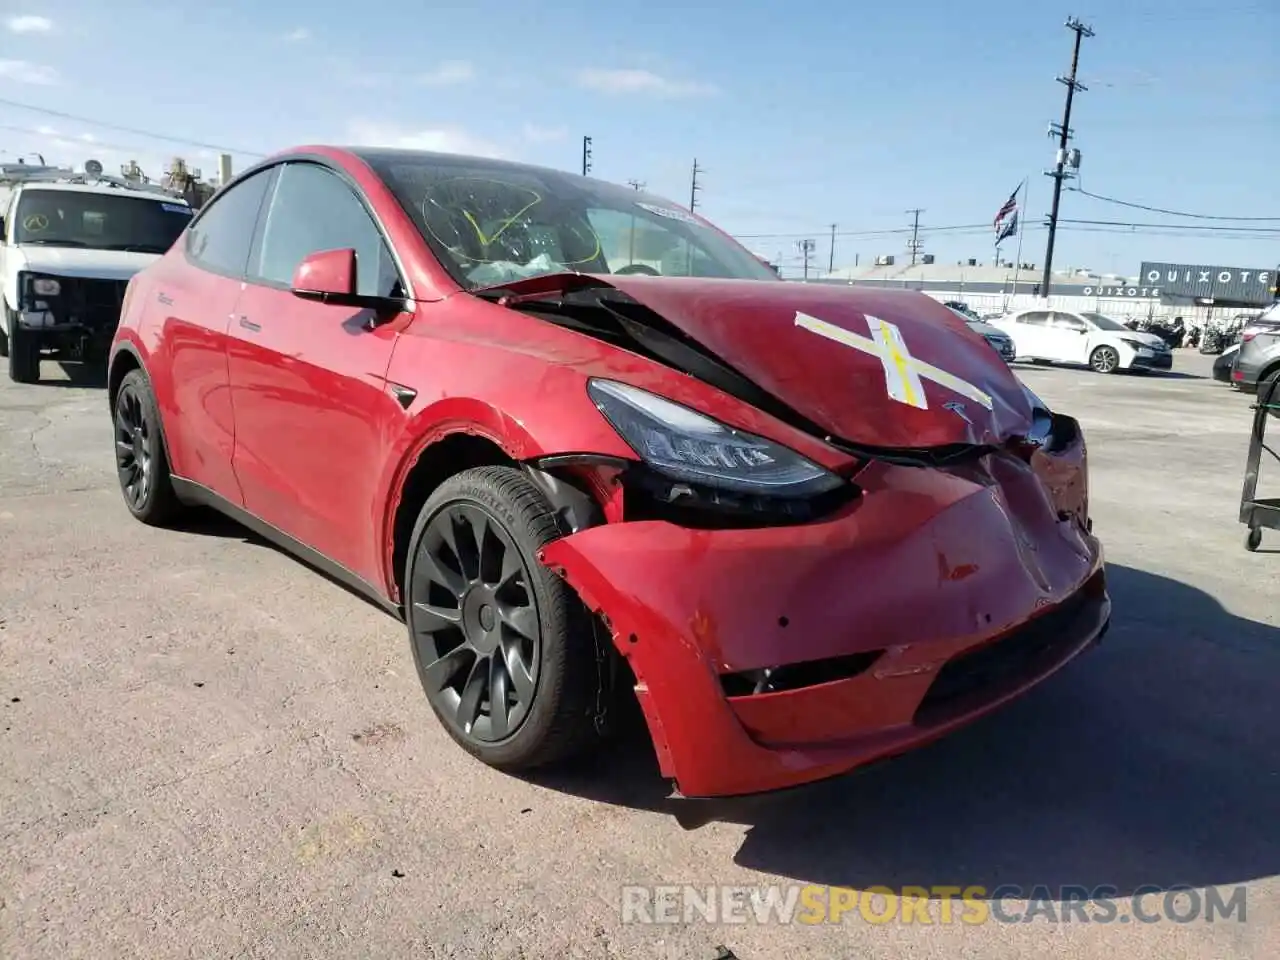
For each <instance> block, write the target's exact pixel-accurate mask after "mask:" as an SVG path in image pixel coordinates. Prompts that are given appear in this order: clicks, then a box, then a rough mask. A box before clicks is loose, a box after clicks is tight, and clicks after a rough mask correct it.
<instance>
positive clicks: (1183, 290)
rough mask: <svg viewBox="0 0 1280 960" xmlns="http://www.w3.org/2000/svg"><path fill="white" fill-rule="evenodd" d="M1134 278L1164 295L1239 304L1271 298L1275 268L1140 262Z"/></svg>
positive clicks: (1259, 301) (1263, 302)
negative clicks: (1139, 267) (1157, 289)
mask: <svg viewBox="0 0 1280 960" xmlns="http://www.w3.org/2000/svg"><path fill="white" fill-rule="evenodd" d="M1138 279H1139V281H1140V282H1141V283H1143V284H1147V285H1150V286H1153V287H1158V288H1159V289H1160V292H1161V293H1162V294H1164V295H1165V296H1171V297H1196V298H1208V299H1212V300H1215V301H1225V302H1232V303H1242V304H1267V303H1271V302H1272V301H1273V300H1274V299H1275V292H1274V289H1273V288H1274V287H1275V285H1276V271H1275V270H1274V269H1272V268H1270V267H1262V268H1257V267H1254V268H1250V267H1214V266H1205V265H1203V264H1190V263H1147V262H1144V263H1143V264H1142V270H1141V271H1140V273H1139V276H1138Z"/></svg>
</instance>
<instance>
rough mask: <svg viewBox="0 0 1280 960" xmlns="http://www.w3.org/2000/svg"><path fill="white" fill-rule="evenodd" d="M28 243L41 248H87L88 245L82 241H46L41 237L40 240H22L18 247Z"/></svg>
mask: <svg viewBox="0 0 1280 960" xmlns="http://www.w3.org/2000/svg"><path fill="white" fill-rule="evenodd" d="M28 243H29V244H31V245H32V246H35V245H37V244H39V245H41V246H46V247H87V246H88V244H87V243H85V242H84V241H82V240H48V239H45V238H43V237H42V238H40V239H32V240H23V241H22V243H21V244H19V246H22V245H24V244H28Z"/></svg>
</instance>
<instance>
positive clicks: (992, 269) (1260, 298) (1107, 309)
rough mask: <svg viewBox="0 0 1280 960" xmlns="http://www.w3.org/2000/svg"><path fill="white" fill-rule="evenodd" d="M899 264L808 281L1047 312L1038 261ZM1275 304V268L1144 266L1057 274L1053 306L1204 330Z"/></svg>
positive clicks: (886, 260)
mask: <svg viewBox="0 0 1280 960" xmlns="http://www.w3.org/2000/svg"><path fill="white" fill-rule="evenodd" d="M897 259H898V258H896V257H893V256H882V257H877V258H876V261H875V263H873V264H870V265H867V266H861V267H851V268H845V269H840V270H834V271H832V272H831V273H829V274H826V275H824V276H822V277H819V278H817V279H813V280H810V281H808V282H810V283H844V284H851V285H857V286H861V285H868V286H870V285H875V286H881V287H886V288H889V289H898V290H918V291H920V292H922V293H925V294H928V295H929V296H930V297H933V298H934V299H936V300H942V301H947V300H958V301H962V302H964V303H967V304H968V305H969V306H970V307H971V308H972V309H973V310H975V311H976V312H977V313H978V314H980V315H986V314H990V313H1002V312H1007V311H1014V310H1025V309H1030V308H1032V307H1044V306H1046V301H1045V299H1044V298H1043V297H1041V295H1040V282H1041V279H1042V272H1041V270H1040V269H1038V268H1037V266H1036V264H1034V263H1023V264H1012V263H1005V264H1001V265H999V266H997V265H994V264H981V263H979V262H978V261H977V260H968V261H963V262H960V263H956V264H950V263H945V264H944V263H937V262H935V260H934V258H933V257H932V256H931V255H928V254H925V255H923V256H922V257H921V259H920V262H918V263H916V264H914V265H912V264H911V263H909V262H908V263H906V264H902V263H900V262H896V261H897ZM1275 299H1276V270H1275V269H1274V268H1242V267H1221V266H1206V265H1202V264H1170V263H1164V262H1162V261H1144V262H1143V263H1142V265H1141V267H1140V269H1139V271H1138V274H1137V275H1136V276H1131V277H1122V276H1118V275H1116V274H1099V273H1095V272H1093V271H1090V270H1083V269H1066V270H1058V271H1054V273H1053V282H1052V285H1051V289H1050V296H1049V298H1048V301H1047V306H1049V307H1050V308H1053V307H1056V308H1058V309H1060V310H1071V311H1075V312H1083V311H1096V312H1098V313H1103V314H1106V315H1108V316H1111V317H1115V318H1116V319H1117V320H1121V321H1124V320H1148V321H1151V320H1171V319H1173V318H1174V317H1182V318H1184V320H1186V321H1187V322H1195V323H1197V324H1200V323H1204V322H1206V321H1208V320H1222V319H1224V318H1226V317H1229V316H1232V315H1235V314H1238V313H1247V312H1250V311H1257V310H1259V309H1261V308H1262V307H1264V306H1266V305H1268V304H1270V303H1272V302H1274V301H1275Z"/></svg>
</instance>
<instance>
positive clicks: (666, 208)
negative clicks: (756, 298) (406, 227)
mask: <svg viewBox="0 0 1280 960" xmlns="http://www.w3.org/2000/svg"><path fill="white" fill-rule="evenodd" d="M362 156H363V159H364V160H365V162H366V163H368V164H369V165H370V166H371V167H372V168H373V170H374V172H375V173H377V175H378V176H379V177H380V178H381V179H382V181H383V182H384V183H385V184H386V185H387V186H388V188H389V189H390V190H391V192H392V193H393V194H395V196H396V199H397V200H398V201H399V202H400V205H401V206H402V207H403V208H404V209H405V211H406V212H407V213H408V214H409V216H410V217H411V218H412V219H413V221H414V224H415V225H416V226H417V227H418V229H419V230H420V231H421V232H422V235H423V237H425V238H426V240H427V243H428V244H430V245H431V247H432V249H433V250H434V251H435V253H436V256H438V257H439V258H440V260H441V262H442V263H443V264H444V266H445V269H447V270H448V271H449V272H450V273H451V274H452V275H453V277H454V278H455V279H456V280H457V281H458V283H459V284H461V285H462V286H463V287H465V288H467V289H470V290H475V289H479V288H481V287H488V286H495V285H498V284H503V283H510V282H512V281H514V280H518V279H522V278H525V277H534V276H539V275H543V274H553V273H563V272H565V271H573V272H575V273H594V274H613V273H616V274H647V275H649V276H664V277H726V278H732V279H738V280H777V279H778V277H777V274H775V273H774V272H773V271H772V270H771V269H770V268H769V267H768V266H766V265H765V264H763V263H762V262H761V261H760V259H759V258H758V257H756V256H755V255H754V254H753V253H751V252H750V251H749V250H747V249H746V248H745V247H742V246H739V245H738V244H737V243H736V242H735V241H734V240H732V239H730V238H729V237H728V236H726V235H725V234H723V233H721V232H720V231H718V230H716V229H715V228H714V227H711V226H710V225H708V224H706V223H705V222H703V221H702V220H701V219H699V218H697V217H695V216H693V215H692V214H690V213H689V212H688V211H687V210H682V209H681V208H679V207H677V206H676V205H675V204H672V203H671V202H670V201H667V200H664V199H662V198H661V197H656V196H653V195H652V194H648V193H641V192H639V191H636V190H629V189H627V188H625V187H618V186H614V185H612V184H608V183H603V182H601V181H597V180H589V179H587V178H585V177H579V176H574V175H572V174H567V173H561V172H559V171H554V170H546V169H541V168H538V167H527V166H523V165H519V164H511V163H504V162H500V161H485V160H477V159H475V158H470V157H448V156H441V155H437V154H420V153H414V152H411V151H405V152H395V151H386V152H379V153H363V154H362Z"/></svg>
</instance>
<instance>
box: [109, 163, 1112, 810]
mask: <svg viewBox="0 0 1280 960" xmlns="http://www.w3.org/2000/svg"><path fill="white" fill-rule="evenodd" d="M109 397H110V406H111V415H112V418H113V423H114V430H115V451H116V462H117V466H118V473H119V479H120V485H121V489H122V491H123V495H124V500H125V502H126V504H127V506H128V509H129V510H130V511H131V512H132V513H133V515H134V516H135V517H137V518H138V519H139V520H141V521H143V522H145V523H149V524H153V525H162V524H168V523H171V522H174V521H175V520H176V519H177V518H178V516H179V514H180V513H181V511H182V510H183V509H185V508H187V507H191V506H211V507H214V508H216V509H218V510H220V511H223V512H224V513H226V514H228V515H230V516H231V517H233V518H236V519H238V520H239V521H241V522H242V523H244V524H245V525H246V526H248V527H250V528H251V529H253V530H255V531H257V532H258V533H259V534H261V535H262V536H264V537H267V538H269V539H270V540H272V541H274V542H275V543H277V544H279V545H281V546H282V547H284V548H286V549H287V550H290V551H292V552H293V553H294V554H296V555H297V556H299V557H300V558H302V559H303V560H305V561H307V562H308V563H310V564H311V565H313V566H315V567H317V568H319V569H320V570H322V571H324V572H326V573H327V574H328V575H330V576H331V577H333V578H335V579H337V580H340V581H342V582H343V583H345V584H347V585H348V586H349V587H350V588H352V589H354V590H357V591H360V592H361V593H363V594H365V595H366V596H367V597H369V598H372V599H373V600H375V601H376V602H378V603H380V604H381V605H383V606H384V607H385V608H386V609H388V610H389V611H391V612H393V613H395V614H396V615H398V616H401V617H403V619H404V622H405V623H406V625H407V627H408V634H409V640H410V650H411V652H412V656H413V659H414V662H415V664H416V667H417V672H418V675H419V677H420V679H421V682H422V687H423V689H424V691H425V694H426V699H427V701H428V702H429V704H430V705H431V707H432V709H433V710H434V712H435V714H436V715H437V716H438V718H439V720H440V722H441V723H442V724H443V725H444V727H445V728H446V729H447V730H448V732H449V733H450V734H451V735H452V736H453V738H454V739H455V740H456V741H457V742H458V743H459V744H461V745H462V747H464V748H465V749H466V750H468V751H470V752H471V753H472V754H474V755H475V756H476V757H478V758H479V759H480V760H482V761H484V762H485V763H488V764H491V765H493V766H495V767H498V768H501V769H507V770H520V769H528V768H532V767H537V766H539V765H543V764H547V763H550V762H552V761H558V760H562V759H565V758H568V757H570V756H571V755H574V754H578V753H580V752H582V751H584V750H587V749H589V748H591V747H592V746H593V745H594V744H596V743H598V742H599V741H600V740H601V739H602V738H603V737H604V736H606V735H607V734H608V733H609V730H610V727H611V721H612V718H613V717H614V716H615V712H616V704H617V703H619V702H621V701H622V698H623V697H626V696H632V695H633V696H634V698H635V701H637V702H638V704H639V707H640V708H641V711H642V713H643V717H644V719H645V722H646V724H647V728H648V731H649V734H650V735H651V737H652V740H653V745H654V748H655V751H656V755H657V759H658V764H659V766H660V768H661V771H662V774H663V775H664V776H665V777H668V778H670V779H671V780H672V781H674V784H675V787H676V791H677V793H678V794H679V795H683V796H686V797H724V796H733V795H741V794H748V793H754V792H760V791H768V790H774V789H777V788H782V787H788V786H794V785H798V784H801V783H805V782H809V781H814V780H818V779H820V778H825V777H828V776H832V775H835V774H839V773H842V772H845V771H848V770H851V769H853V768H855V767H858V766H861V765H863V764H866V763H868V762H871V761H873V760H878V759H882V758H885V757H888V756H892V755H894V754H898V753H902V752H903V751H905V750H909V749H911V748H913V747H916V746H918V745H920V744H923V743H925V742H927V741H929V740H931V739H934V738H936V737H938V736H940V735H942V734H944V733H946V732H947V731H950V730H952V729H954V728H956V727H958V726H959V725H961V724H964V723H966V722H968V721H971V720H973V719H974V718H976V717H978V716H980V715H982V714H984V713H986V712H988V711H990V710H992V709H994V708H996V707H997V706H999V705H1000V704H1003V703H1005V702H1007V701H1008V700H1010V699H1011V698H1013V697H1015V696H1017V695H1019V694H1021V693H1023V692H1025V691H1026V690H1027V689H1028V688H1030V687H1031V686H1033V685H1034V684H1036V683H1037V682H1039V681H1041V680H1043V679H1044V678H1046V677H1048V676H1049V675H1050V674H1052V673H1054V672H1055V671H1056V670H1057V669H1058V668H1060V667H1061V666H1063V665H1064V664H1065V663H1067V662H1068V661H1070V660H1071V659H1072V658H1073V657H1075V656H1076V655H1077V654H1079V653H1080V652H1082V651H1083V650H1085V649H1086V648H1088V647H1089V646H1090V645H1091V644H1093V643H1094V642H1095V641H1096V640H1098V639H1099V638H1100V636H1101V635H1102V634H1103V632H1104V631H1105V629H1106V626H1107V624H1108V621H1109V617H1110V606H1111V605H1110V599H1109V597H1108V592H1107V588H1106V584H1105V581H1104V572H1103V562H1102V550H1101V547H1100V546H1099V543H1098V540H1097V539H1096V538H1095V537H1094V535H1093V533H1092V524H1091V521H1090V519H1089V500H1088V484H1087V468H1086V458H1085V445H1084V440H1083V437H1082V435H1081V431H1080V427H1079V425H1078V423H1077V422H1076V421H1075V420H1073V419H1072V418H1071V417H1069V416H1066V415H1064V414H1062V413H1060V412H1056V411H1052V410H1050V409H1048V408H1047V407H1046V405H1045V404H1044V403H1042V402H1041V401H1040V400H1039V399H1037V398H1036V397H1035V396H1034V395H1033V394H1032V393H1031V392H1030V391H1029V390H1028V389H1026V388H1025V387H1024V386H1023V385H1022V384H1021V383H1020V382H1019V380H1018V379H1017V378H1016V376H1015V375H1014V374H1013V373H1012V372H1011V371H1010V370H1009V368H1008V367H1007V366H1006V365H1005V363H1004V361H1003V360H1001V358H1000V357H999V355H997V354H996V353H995V351H993V350H992V349H991V348H990V347H989V346H988V345H987V343H986V342H985V341H984V340H983V339H982V337H981V336H979V335H978V334H976V333H974V332H972V331H970V330H969V329H968V328H967V327H966V326H965V324H964V323H963V322H962V321H961V320H960V319H959V318H957V317H955V316H954V315H953V314H952V313H951V312H950V311H949V310H947V308H946V307H944V306H942V305H941V304H939V303H935V302H934V301H932V300H930V299H929V298H927V297H925V296H924V295H922V294H919V293H914V292H890V291H882V290H869V289H860V288H857V287H849V286H847V285H824V284H816V283H813V284H805V283H795V282H784V281H781V280H779V279H778V278H777V277H776V276H775V275H774V273H773V272H772V271H771V270H770V269H769V268H768V267H766V266H765V265H763V264H762V263H760V261H759V260H758V259H757V258H756V257H755V256H754V255H753V254H752V253H751V252H749V251H748V250H746V249H744V248H743V247H741V246H740V245H739V244H738V243H736V242H735V241H734V240H732V239H731V238H729V237H728V236H727V235H725V234H724V233H722V232H720V231H719V230H717V229H716V228H715V227H713V226H712V225H711V224H709V223H708V222H707V221H705V220H704V219H702V218H701V217H699V216H696V215H694V214H692V213H690V212H689V211H687V210H684V209H682V208H680V207H678V206H676V205H674V204H672V203H670V202H668V201H666V200H663V199H661V198H660V197H656V196H652V195H650V194H647V193H642V192H637V191H634V190H630V189H626V188H621V187H617V186H613V185H610V184H606V183H602V182H599V181H596V180H592V179H587V178H584V177H579V176H575V175H570V174H566V173H562V172H557V171H552V170H546V169H541V168H536V167H530V166H525V165H520V164H514V163H507V162H500V161H495V160H486V159H478V158H468V157H460V156H446V155H435V154H428V153H420V152H412V151H392V150H373V149H346V148H333V147H307V148H301V149H298V150H295V151H291V152H289V153H286V154H281V155H278V156H276V157H273V158H271V159H269V160H267V161H264V162H263V163H261V164H259V165H258V166H256V167H253V168H251V169H249V170H246V171H245V172H244V173H242V174H241V175H240V176H239V177H237V178H236V179H235V180H234V181H232V182H231V183H230V184H229V185H228V186H226V187H225V188H224V189H222V190H221V191H220V192H219V193H218V194H217V195H216V196H215V197H214V198H213V200H212V201H211V202H210V203H208V204H207V205H206V206H205V207H204V208H203V209H202V210H201V211H200V213H199V214H198V215H197V216H196V217H195V218H194V220H193V221H192V223H191V224H190V226H189V227H188V228H187V230H186V232H185V233H184V235H183V236H182V237H181V238H180V239H179V240H178V242H177V243H176V244H175V246H174V247H173V249H172V250H170V251H169V253H168V254H167V255H166V256H164V257H163V258H161V259H160V260H159V261H158V262H157V263H156V264H154V265H153V266H151V267H149V268H148V269H147V270H144V271H143V272H142V273H140V274H138V275H137V277H136V278H135V279H134V280H133V281H132V282H131V283H130V285H129V289H128V293H127V298H126V303H125V307H124V311H123V316H122V320H121V323H120V327H119V332H118V334H117V336H116V339H115V343H114V345H113V349H112V353H111V358H110V371H109ZM262 600H263V602H267V601H268V600H269V598H267V597H265V596H264V597H263V598H262Z"/></svg>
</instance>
